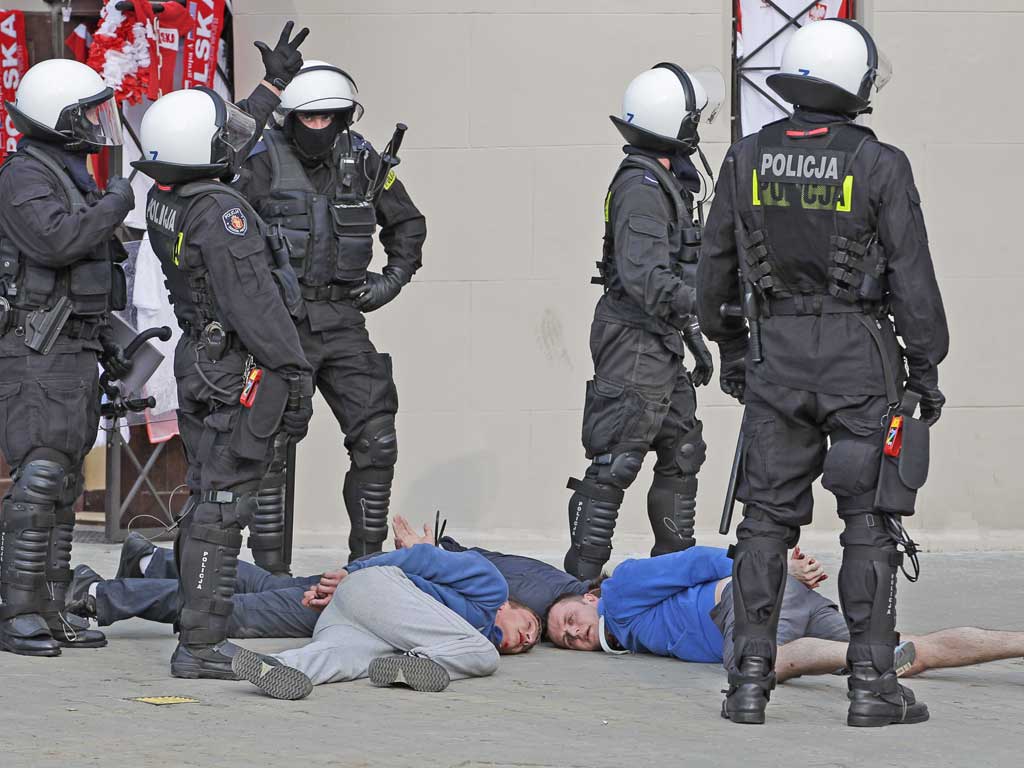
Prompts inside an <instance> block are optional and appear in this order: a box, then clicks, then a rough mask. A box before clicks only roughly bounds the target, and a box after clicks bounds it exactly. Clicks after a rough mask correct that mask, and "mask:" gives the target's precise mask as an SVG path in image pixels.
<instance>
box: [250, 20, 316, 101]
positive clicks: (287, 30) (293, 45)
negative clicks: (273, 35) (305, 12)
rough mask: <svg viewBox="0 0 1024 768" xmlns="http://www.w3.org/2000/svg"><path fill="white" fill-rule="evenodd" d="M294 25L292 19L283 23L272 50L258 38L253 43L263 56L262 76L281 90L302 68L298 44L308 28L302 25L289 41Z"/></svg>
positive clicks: (303, 38) (307, 31) (306, 33)
mask: <svg viewBox="0 0 1024 768" xmlns="http://www.w3.org/2000/svg"><path fill="white" fill-rule="evenodd" d="M294 26H295V22H294V21H289V22H287V23H286V24H285V25H284V29H282V30H281V36H280V37H279V38H278V39H277V45H275V46H274V50H270V46H269V45H267V44H266V43H264V42H262V41H260V40H257V41H256V42H255V43H253V45H255V46H256V47H257V48H258V49H259V52H260V56H262V57H263V69H264V70H265V71H266V75H264V78H265V79H266V81H267V82H268V83H270V84H271V85H273V86H274V87H275V88H279V89H281V90H282V91H283V90H284V89H285V88H287V87H288V83H290V82H291V81H292V78H293V77H295V76H296V75H297V74H299V70H300V69H302V54H301V53H299V46H300V45H302V41H303V40H305V39H306V35H308V34H309V29H308V28H306V27H303V28H302V30H301V31H300V32H299V34H297V35H296V36H295V37H293V38H292V39H291V41H290V42H289V40H288V38H289V37H291V34H292V27H294Z"/></svg>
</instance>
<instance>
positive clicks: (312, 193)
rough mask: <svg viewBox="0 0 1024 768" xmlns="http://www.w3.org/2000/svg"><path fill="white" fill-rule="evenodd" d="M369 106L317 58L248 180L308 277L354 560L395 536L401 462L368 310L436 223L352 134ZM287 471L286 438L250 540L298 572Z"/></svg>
mask: <svg viewBox="0 0 1024 768" xmlns="http://www.w3.org/2000/svg"><path fill="white" fill-rule="evenodd" d="M362 112H363V107H362V105H361V104H360V103H359V102H358V100H357V90H356V84H355V82H354V81H353V79H352V78H351V77H350V76H349V75H348V74H347V73H346V72H344V71H343V70H341V69H339V68H338V67H336V66H333V65H331V64H328V63H325V62H322V61H307V62H306V63H305V65H304V66H303V68H302V71H301V72H300V73H299V74H298V75H296V77H295V78H294V80H292V82H291V84H290V85H289V86H288V87H287V88H286V89H285V91H284V93H283V94H281V105H280V107H279V117H280V125H279V126H278V127H276V128H273V129H271V130H268V131H266V132H265V133H264V135H263V140H262V141H261V142H260V144H259V145H258V146H257V147H256V149H255V150H254V151H253V154H252V156H251V157H250V158H249V159H248V161H247V162H246V164H245V168H244V170H243V172H242V174H241V176H240V178H239V180H238V181H237V186H238V188H239V189H240V190H242V191H243V192H244V193H245V195H246V196H247V197H248V198H249V200H250V201H251V202H252V204H253V206H254V207H255V208H256V210H257V211H258V212H259V214H260V215H261V216H262V217H263V219H264V220H265V221H266V222H267V224H268V226H269V228H270V232H271V236H272V238H274V240H275V242H276V244H277V247H280V248H283V249H285V250H286V251H287V252H288V254H289V257H290V260H291V264H292V266H293V267H294V269H295V272H296V274H297V275H298V278H299V282H300V284H301V291H302V298H303V301H304V305H305V306H304V317H303V318H302V319H301V320H300V321H299V322H298V324H297V327H298V332H299V338H300V339H301V340H302V349H303V351H304V353H305V355H306V358H307V359H308V360H309V361H310V363H311V364H312V365H313V368H314V371H315V373H314V379H315V382H316V386H317V388H318V389H319V391H320V393H321V394H322V395H323V396H324V399H325V400H326V401H327V404H328V406H330V408H331V410H332V412H333V413H334V417H335V418H336V419H337V421H338V424H339V426H340V427H341V431H342V432H343V433H344V435H345V447H346V448H347V449H348V452H349V456H350V458H351V466H350V468H349V470H348V473H347V474H346V475H345V482H344V488H343V498H344V502H345V506H346V508H347V510H348V516H349V520H350V522H351V532H350V534H349V549H350V557H352V558H355V557H360V556H362V555H366V554H369V553H372V552H378V551H380V549H381V546H382V544H383V542H384V540H385V538H387V533H388V506H389V503H390V499H391V483H392V479H393V478H394V473H395V469H394V468H395V463H396V461H397V460H398V442H397V436H396V434H395V413H396V411H397V410H398V393H397V390H396V389H395V383H394V380H393V378H392V371H391V357H390V356H389V355H387V354H383V353H380V352H378V351H377V349H376V348H375V347H374V345H373V342H372V341H370V337H369V335H368V334H367V331H366V321H365V318H364V316H363V313H365V312H373V311H374V310H377V309H380V308H381V307H383V306H384V305H385V304H387V303H388V302H390V301H392V300H393V299H394V298H395V297H396V296H397V295H398V293H399V291H400V290H401V289H402V287H403V286H404V285H406V284H407V283H408V282H409V281H410V280H411V279H412V276H413V274H415V272H416V270H417V269H419V267H420V263H421V254H422V250H423V242H424V240H425V239H426V223H425V219H424V217H423V215H422V214H421V213H420V212H419V211H418V210H417V208H416V206H415V205H414V204H413V202H412V200H411V198H410V197H409V194H408V192H406V190H405V187H404V185H403V184H402V182H401V180H399V179H398V178H397V177H396V175H395V171H394V170H393V168H391V166H390V164H389V163H387V162H386V161H384V162H382V158H381V156H380V155H379V154H378V153H377V152H376V151H375V150H374V148H373V147H372V146H370V143H369V142H368V141H367V140H366V139H364V138H363V137H362V136H361V135H360V134H358V133H357V132H355V131H354V130H352V125H353V123H355V122H356V121H357V120H358V119H359V118H360V116H361V115H362ZM378 225H379V226H380V240H381V243H382V244H383V245H384V250H385V252H386V253H387V265H386V266H385V267H384V268H383V270H382V271H381V272H380V273H378V272H373V271H369V270H368V267H369V265H370V260H371V258H372V256H373V235H374V232H375V231H376V228H377V226H378ZM284 471H285V470H284V461H283V451H282V446H281V444H280V443H279V445H278V450H277V452H276V454H275V461H274V465H273V470H272V471H271V474H270V475H269V476H268V477H267V478H266V480H265V482H264V484H263V487H262V488H261V490H260V509H259V511H258V512H257V514H256V518H255V521H254V524H253V528H252V530H253V533H252V534H251V535H250V537H249V546H250V548H251V549H252V551H253V556H254V559H255V560H256V562H257V563H259V564H261V565H263V566H264V567H265V568H267V569H268V570H270V571H274V572H280V571H284V570H286V565H285V561H284V557H283V549H282V547H283V543H284V535H283V529H284V482H285V475H284Z"/></svg>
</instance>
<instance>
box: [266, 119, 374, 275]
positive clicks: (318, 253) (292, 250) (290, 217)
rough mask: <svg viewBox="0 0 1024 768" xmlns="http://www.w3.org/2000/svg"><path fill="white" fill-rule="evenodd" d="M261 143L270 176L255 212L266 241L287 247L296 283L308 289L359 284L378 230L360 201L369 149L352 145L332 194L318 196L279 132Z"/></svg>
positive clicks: (366, 204) (365, 203) (369, 207)
mask: <svg viewBox="0 0 1024 768" xmlns="http://www.w3.org/2000/svg"><path fill="white" fill-rule="evenodd" d="M352 138H353V139H355V138H356V137H352ZM263 141H264V142H265V143H266V146H267V152H268V153H269V155H270V163H271V173H272V176H271V186H270V195H269V196H268V197H267V198H266V199H265V201H264V202H263V203H261V209H260V211H259V213H260V215H261V216H262V217H263V219H264V221H266V223H267V226H268V227H269V230H270V235H271V237H272V238H281V239H282V240H283V241H284V242H285V243H286V244H287V248H288V256H289V261H290V263H291V265H292V268H293V269H294V270H295V274H296V275H297V276H298V278H299V281H300V282H301V283H302V284H303V285H309V286H323V285H330V284H331V283H357V282H358V283H361V282H363V281H364V280H365V279H366V269H367V267H369V265H370V260H371V259H372V258H373V235H374V232H375V231H376V229H377V213H376V210H375V209H374V206H373V203H372V202H369V201H367V200H366V199H365V186H366V175H365V174H366V167H365V165H366V157H365V155H366V153H367V151H368V150H367V149H366V148H365V147H363V146H359V145H358V144H357V143H356V142H355V141H354V142H353V143H354V146H353V148H352V152H353V155H354V157H347V158H343V160H347V161H348V162H346V163H344V166H345V167H344V168H343V169H342V170H341V171H339V172H338V173H337V183H336V185H335V189H334V194H333V195H322V194H320V193H318V192H317V191H316V189H314V188H313V185H312V184H311V183H310V181H309V176H307V175H306V171H305V169H304V168H303V166H302V162H301V160H300V159H299V156H298V155H297V154H296V152H295V150H294V149H293V148H292V146H291V143H290V142H289V140H288V138H287V137H286V136H285V135H284V133H283V132H282V131H280V130H270V131H266V132H265V133H264V134H263Z"/></svg>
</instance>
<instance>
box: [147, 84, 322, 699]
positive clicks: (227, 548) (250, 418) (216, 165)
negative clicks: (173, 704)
mask: <svg viewBox="0 0 1024 768" xmlns="http://www.w3.org/2000/svg"><path fill="white" fill-rule="evenodd" d="M256 130H257V123H256V121H255V120H254V119H253V118H252V117H251V116H250V115H248V114H247V113H245V112H243V111H241V110H239V109H238V108H237V107H235V106H233V105H232V104H229V103H226V102H225V101H224V100H223V99H222V98H221V97H220V96H218V95H217V94H216V93H215V92H213V91H212V90H209V89H206V88H195V89H192V90H188V91H176V92H174V93H170V94H168V95H166V96H164V97H162V98H161V99H159V100H158V101H157V102H156V103H155V104H153V106H151V107H150V108H149V110H148V111H147V112H146V114H145V116H144V117H143V121H142V130H141V139H142V145H143V149H144V157H147V158H151V159H149V160H142V161H137V162H136V163H134V165H135V167H137V168H138V169H139V170H141V171H142V172H143V173H145V174H147V175H149V176H151V177H152V178H153V179H154V180H156V181H157V182H158V183H157V184H156V185H154V186H153V187H152V189H151V190H150V193H149V199H148V201H147V205H146V219H147V224H148V229H149V235H150V239H151V241H152V244H153V250H154V251H155V252H156V254H157V256H158V257H159V258H160V262H161V265H162V268H163V271H164V275H165V277H166V278H167V280H166V282H167V287H168V290H169V291H170V295H171V301H172V304H173V306H174V312H175V315H176V316H177V318H178V322H179V324H180V325H181V327H182V329H183V331H184V333H183V335H182V337H181V340H180V341H179V343H178V346H177V348H176V349H175V355H174V372H175V377H176V379H177V384H178V424H179V428H180V430H181V435H182V439H183V441H184V443H185V451H186V454H187V457H188V461H189V470H188V478H187V482H188V486H189V491H190V494H191V495H190V498H189V502H188V505H187V508H186V511H185V513H184V514H183V516H182V518H181V530H180V532H179V537H178V544H177V547H176V551H177V556H178V560H179V573H180V576H179V584H180V594H181V601H182V611H181V618H180V620H179V637H178V647H177V649H176V650H175V652H174V655H173V657H172V659H171V673H172V674H173V675H174V676H176V677H192V678H194V677H213V678H225V679H231V678H233V677H234V675H233V673H232V672H231V657H232V656H233V655H234V652H235V651H236V650H237V648H236V647H235V646H234V645H232V644H231V643H229V642H227V640H226V638H227V627H228V620H229V618H230V615H231V596H232V594H233V593H234V589H235V573H236V570H237V564H238V553H239V550H240V548H241V545H242V534H241V531H242V529H243V528H245V527H246V526H247V525H248V524H249V523H250V521H251V520H252V518H253V514H254V512H255V509H256V496H257V489H258V487H259V482H260V478H262V477H263V475H264V473H265V472H266V470H267V468H268V466H269V464H270V459H271V454H272V448H273V439H274V435H275V434H276V433H277V432H278V431H279V430H283V431H284V432H286V433H287V434H289V435H291V436H294V437H295V438H299V437H301V436H302V435H304V434H305V432H306V426H307V423H308V421H309V418H310V416H311V415H312V405H311V397H312V381H311V379H310V366H309V364H308V363H307V362H306V360H305V358H304V357H303V355H302V351H301V347H300V346H299V339H298V336H297V334H296V332H295V326H294V325H293V323H292V319H291V317H290V315H289V307H291V308H292V309H293V310H295V309H297V308H298V307H299V306H300V304H299V294H298V284H297V283H296V281H295V276H294V273H292V272H291V269H290V267H289V266H288V264H287V258H286V257H285V259H284V260H283V261H282V259H281V257H280V256H277V257H275V255H274V254H272V252H271V250H270V249H269V247H268V241H267V231H266V228H265V226H264V225H263V222H262V221H261V220H260V218H259V216H258V215H257V214H256V212H255V211H254V210H253V209H252V207H251V206H250V205H249V204H248V202H247V201H246V200H245V199H244V198H243V197H242V196H241V195H240V194H239V193H238V192H237V191H236V190H234V189H233V188H232V187H230V186H228V185H227V184H225V183H223V182H222V181H220V179H230V178H231V177H232V176H233V175H234V174H235V172H236V170H237V169H238V167H239V166H240V164H241V161H242V159H243V158H244V157H245V155H246V154H247V153H248V151H249V149H250V148H251V147H252V145H253V143H254V141H255V138H256Z"/></svg>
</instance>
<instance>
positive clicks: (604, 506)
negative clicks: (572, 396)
mask: <svg viewBox="0 0 1024 768" xmlns="http://www.w3.org/2000/svg"><path fill="white" fill-rule="evenodd" d="M683 350H684V347H683V342H682V339H681V337H680V335H679V333H678V332H675V331H673V332H670V333H669V334H666V335H662V334H658V333H654V332H652V331H649V330H647V329H645V328H642V327H637V326H634V325H630V324H625V323H621V322H616V320H615V319H614V318H609V317H607V316H602V313H601V312H600V310H599V311H598V313H597V314H596V316H595V318H594V321H593V323H592V325H591V329H590V353H591V357H592V358H593V361H594V378H593V379H592V380H590V381H589V382H587V392H586V401H585V403H584V407H583V447H584V449H585V451H586V455H587V458H588V459H590V460H591V464H590V466H589V467H587V470H586V474H585V475H584V477H583V479H582V480H577V479H576V478H570V480H569V488H570V489H571V490H573V491H574V493H573V495H572V497H571V498H570V500H569V530H570V537H571V539H572V545H571V547H570V549H569V552H568V553H567V554H566V558H565V569H566V571H568V572H569V573H572V574H573V575H575V576H576V577H577V578H580V579H595V578H597V577H598V576H599V575H600V572H601V568H602V567H603V566H604V564H605V563H606V562H607V561H608V559H609V558H610V557H611V552H612V535H613V533H614V530H615V523H616V520H617V518H618V511H619V507H620V505H621V504H622V501H623V499H624V497H625V490H626V488H628V487H629V486H630V485H631V484H632V483H633V481H634V480H635V479H636V476H637V473H638V472H639V471H640V467H641V466H642V465H643V462H644V459H645V457H646V455H647V454H648V453H649V452H650V451H654V452H655V453H656V454H657V461H656V462H655V464H654V481H653V483H652V484H651V488H650V490H649V492H648V495H647V511H648V517H649V518H650V522H651V528H652V529H653V532H654V547H653V548H652V549H651V556H652V557H653V556H657V555H660V554H665V553H667V552H676V551H679V550H682V549H686V548H687V547H690V546H693V544H694V538H693V527H694V515H695V506H696V496H697V473H698V471H699V470H700V467H701V465H702V464H703V463H704V459H705V456H706V452H707V446H706V445H705V443H704V440H703V437H702V431H703V425H702V424H701V421H700V419H698V418H697V415H696V410H697V395H696V391H695V390H694V387H693V382H692V381H691V379H690V374H689V373H688V372H687V370H686V368H685V367H684V366H683Z"/></svg>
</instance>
